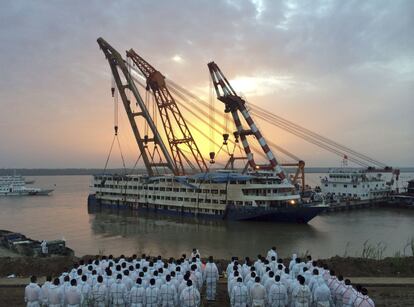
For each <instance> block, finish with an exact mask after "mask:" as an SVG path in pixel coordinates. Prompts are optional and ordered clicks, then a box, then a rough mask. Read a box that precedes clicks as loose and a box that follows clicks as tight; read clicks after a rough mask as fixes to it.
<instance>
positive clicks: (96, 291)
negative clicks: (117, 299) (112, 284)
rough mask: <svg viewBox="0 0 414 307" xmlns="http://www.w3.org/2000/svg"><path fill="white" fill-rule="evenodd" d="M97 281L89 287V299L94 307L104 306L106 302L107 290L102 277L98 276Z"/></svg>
mask: <svg viewBox="0 0 414 307" xmlns="http://www.w3.org/2000/svg"><path fill="white" fill-rule="evenodd" d="M96 281H97V283H96V284H95V286H94V287H93V288H92V289H91V301H92V302H93V306H94V307H105V306H106V303H107V302H108V291H109V289H107V288H106V286H105V284H104V283H103V277H102V276H98V278H97V280H96Z"/></svg>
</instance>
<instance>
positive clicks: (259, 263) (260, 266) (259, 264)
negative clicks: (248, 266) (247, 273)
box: [253, 254, 263, 277]
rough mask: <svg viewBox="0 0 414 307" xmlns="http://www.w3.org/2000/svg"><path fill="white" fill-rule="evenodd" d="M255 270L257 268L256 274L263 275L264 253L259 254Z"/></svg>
mask: <svg viewBox="0 0 414 307" xmlns="http://www.w3.org/2000/svg"><path fill="white" fill-rule="evenodd" d="M253 266H254V268H255V270H256V275H257V276H259V277H261V276H262V273H263V261H262V255H260V254H259V255H257V260H256V261H255V262H254V264H253Z"/></svg>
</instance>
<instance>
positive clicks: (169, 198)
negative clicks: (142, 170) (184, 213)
mask: <svg viewBox="0 0 414 307" xmlns="http://www.w3.org/2000/svg"><path fill="white" fill-rule="evenodd" d="M97 194H98V195H99V193H97ZM104 195H113V196H119V194H118V193H105V194H104ZM123 196H127V197H133V198H136V199H153V200H155V199H159V200H168V201H182V202H190V203H197V198H189V197H169V196H159V195H143V196H142V197H140V195H135V194H123ZM198 202H199V203H205V204H222V205H225V204H228V205H240V206H243V205H246V206H251V205H252V204H253V203H252V202H251V201H245V202H243V201H232V200H227V202H226V201H225V200H220V201H219V200H217V199H199V200H198Z"/></svg>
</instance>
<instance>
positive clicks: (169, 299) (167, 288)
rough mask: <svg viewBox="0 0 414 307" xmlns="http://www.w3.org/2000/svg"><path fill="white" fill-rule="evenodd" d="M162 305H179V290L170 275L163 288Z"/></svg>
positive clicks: (166, 278)
mask: <svg viewBox="0 0 414 307" xmlns="http://www.w3.org/2000/svg"><path fill="white" fill-rule="evenodd" d="M160 303H161V306H162V307H175V306H177V304H178V297H177V289H176V288H175V286H174V284H173V283H172V282H171V276H170V275H169V274H167V276H165V284H163V285H162V286H161V290H160Z"/></svg>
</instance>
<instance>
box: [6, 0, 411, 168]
mask: <svg viewBox="0 0 414 307" xmlns="http://www.w3.org/2000/svg"><path fill="white" fill-rule="evenodd" d="M413 28H414V2H413V1H403V0H401V1H385V0H380V1H377V0H372V1H364V2H361V1H356V0H353V1H352V0H351V1H340V0H338V1H328V0H324V1H293V0H286V1H270V0H268V1H266V0H252V1H249V0H243V1H230V0H228V1H226V0H222V1H213V2H212V1H207V0H200V1H190V0H178V1H150V0H146V1H132V0H123V1H97V0H94V1H87V2H85V1H80V0H79V1H70V2H65V1H54V2H50V1H23V0H15V1H11V0H9V1H7V0H6V1H1V2H0V40H1V42H2V43H1V44H0V54H1V57H0V67H1V71H2V76H1V77H0V107H1V108H2V112H1V113H0V127H6V128H5V129H4V128H3V129H2V130H1V131H0V139H1V140H2V143H3V144H13V146H6V147H3V146H2V153H1V156H0V167H1V166H3V167H19V166H33V167H35V166H99V165H100V164H99V163H98V162H97V161H102V160H103V159H104V156H105V154H106V147H105V146H106V145H107V143H108V142H110V137H111V136H110V133H111V130H112V117H113V115H112V113H111V112H112V105H111V104H112V100H111V97H110V96H109V93H110V92H109V87H110V74H109V69H108V65H107V63H106V61H105V58H104V56H103V54H102V52H101V51H99V49H98V46H97V44H96V39H97V38H98V37H99V36H103V37H104V38H105V39H107V41H109V42H110V43H111V44H113V46H114V47H115V48H117V49H118V50H119V51H121V52H123V50H125V49H127V48H131V47H133V48H134V49H135V50H136V51H137V52H138V53H139V54H141V55H142V56H143V57H144V58H146V59H147V60H148V61H149V62H151V64H152V65H154V66H155V67H156V68H157V69H159V70H160V71H161V72H162V73H163V74H164V75H166V76H168V77H169V78H171V79H173V80H175V81H177V82H178V83H180V84H181V85H184V86H185V87H187V88H189V89H195V88H197V87H204V86H205V85H206V84H207V80H208V72H207V67H206V63H207V62H209V61H211V60H215V61H216V62H217V63H218V64H219V65H220V67H221V68H222V70H223V71H224V72H225V74H226V75H227V76H228V78H229V79H231V80H233V82H234V83H235V87H237V88H240V89H239V91H240V92H243V94H244V95H246V96H247V98H248V100H249V101H250V100H251V101H252V102H253V101H254V102H256V103H260V104H261V105H262V106H263V107H267V108H268V109H269V111H271V112H275V113H278V114H280V115H283V116H285V117H287V118H289V119H292V120H294V121H296V120H297V121H299V122H300V123H301V124H302V125H305V126H307V127H309V128H310V129H316V130H318V129H320V130H322V132H325V133H324V134H326V135H327V136H330V137H331V138H333V139H337V140H338V141H339V142H345V143H347V144H350V145H355V146H356V148H357V149H358V150H361V151H363V152H365V153H367V154H370V155H373V156H375V157H376V158H377V159H378V160H384V161H386V162H389V163H390V164H405V165H409V164H413V163H414V161H413V159H412V155H411V153H412V152H413V150H414V142H407V139H411V140H413V139H414V132H413V131H414V129H413V128H414V127H413V124H412V119H411V118H410V116H408V115H407V114H413V113H414V106H413V104H412V94H413V91H412V89H413V88H414V84H413V82H414V81H413V74H414V71H413V67H414V65H413V58H412V54H413V51H414V38H413V37H414V36H413V35H412V29H413ZM174 59H175V60H174ZM177 63H179V64H180V65H177ZM275 101H277V102H278V103H277V104H276V103H274V102H275ZM127 129H128V127H127V125H125V130H127ZM345 130H346V131H347V133H344V132H343V131H345ZM264 132H265V134H270V135H271V134H272V131H271V130H270V129H269V130H267V131H264ZM319 132H321V131H319ZM361 132H362V133H361ZM107 134H108V135H107ZM98 136H99V137H98ZM366 138H368V139H369V140H370V142H369V144H367V143H366ZM92 139H93V144H94V145H93V146H94V148H91V147H90V146H88V144H87V140H92ZM384 143H387V144H389V147H386V148H385V149H384ZM281 145H283V144H281ZM288 145H292V146H293V147H294V148H295V149H297V150H299V151H301V150H310V151H312V149H308V148H306V147H302V145H301V143H300V142H299V141H298V142H297V143H296V144H290V143H289V144H288ZM47 147H54V148H60V149H61V151H59V154H58V156H56V155H55V156H53V157H52V156H51V153H50V151H47V150H45V148H47ZM27 148H30V149H31V150H27ZM17 151H19V152H20V153H19V155H16V154H15V153H16V152H17ZM31 152H37V153H39V154H38V155H36V156H34V155H32V154H31ZM40 153H42V154H40ZM73 153H76V155H75V154H73ZM298 155H300V154H299V153H298ZM70 156H73V157H75V156H76V159H75V158H73V159H71V158H70ZM310 156H312V155H311V154H310ZM68 157H69V158H68ZM324 157H325V156H324ZM310 159H311V158H310ZM326 159H327V161H335V159H336V158H330V156H329V155H327V156H326ZM316 160H317V159H315V161H316ZM50 161H53V165H52V164H51V162H50ZM97 164H98V165H97ZM311 164H312V162H310V163H307V165H311Z"/></svg>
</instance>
